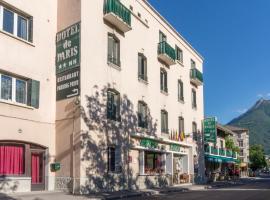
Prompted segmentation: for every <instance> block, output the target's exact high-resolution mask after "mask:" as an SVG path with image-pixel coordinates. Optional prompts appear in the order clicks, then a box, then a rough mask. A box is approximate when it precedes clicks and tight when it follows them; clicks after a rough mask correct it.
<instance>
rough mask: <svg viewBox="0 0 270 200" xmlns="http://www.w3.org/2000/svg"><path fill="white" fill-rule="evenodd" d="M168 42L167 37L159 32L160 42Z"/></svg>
mask: <svg viewBox="0 0 270 200" xmlns="http://www.w3.org/2000/svg"><path fill="white" fill-rule="evenodd" d="M166 41H167V36H166V35H165V34H164V33H162V32H161V31H159V42H166Z"/></svg>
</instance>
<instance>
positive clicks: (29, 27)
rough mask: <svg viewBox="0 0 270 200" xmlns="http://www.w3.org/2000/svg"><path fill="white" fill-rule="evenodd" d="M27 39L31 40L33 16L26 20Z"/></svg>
mask: <svg viewBox="0 0 270 200" xmlns="http://www.w3.org/2000/svg"><path fill="white" fill-rule="evenodd" d="M28 41H29V42H33V17H30V18H29V20H28Z"/></svg>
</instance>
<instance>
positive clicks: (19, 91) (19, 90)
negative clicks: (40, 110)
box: [16, 79, 26, 104]
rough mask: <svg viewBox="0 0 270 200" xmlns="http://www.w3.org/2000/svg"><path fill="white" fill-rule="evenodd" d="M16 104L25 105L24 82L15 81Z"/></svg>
mask: <svg viewBox="0 0 270 200" xmlns="http://www.w3.org/2000/svg"><path fill="white" fill-rule="evenodd" d="M16 102H18V103H23V104H26V82H25V81H22V80H18V79H17V80H16Z"/></svg>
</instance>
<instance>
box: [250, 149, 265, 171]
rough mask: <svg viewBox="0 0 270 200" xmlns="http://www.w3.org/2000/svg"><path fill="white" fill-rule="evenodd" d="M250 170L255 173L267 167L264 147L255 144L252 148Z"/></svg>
mask: <svg viewBox="0 0 270 200" xmlns="http://www.w3.org/2000/svg"><path fill="white" fill-rule="evenodd" d="M249 159H250V168H251V169H252V170H253V171H256V170H257V169H261V168H264V167H266V165H267V164H266V160H265V155H264V149H263V146H262V145H258V144H255V145H253V146H251V147H250V151H249Z"/></svg>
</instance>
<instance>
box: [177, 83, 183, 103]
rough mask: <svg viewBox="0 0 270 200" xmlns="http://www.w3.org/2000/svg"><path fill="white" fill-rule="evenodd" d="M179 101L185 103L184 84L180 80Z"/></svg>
mask: <svg viewBox="0 0 270 200" xmlns="http://www.w3.org/2000/svg"><path fill="white" fill-rule="evenodd" d="M178 101H184V83H183V81H181V80H178Z"/></svg>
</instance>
